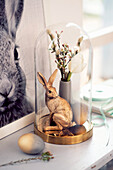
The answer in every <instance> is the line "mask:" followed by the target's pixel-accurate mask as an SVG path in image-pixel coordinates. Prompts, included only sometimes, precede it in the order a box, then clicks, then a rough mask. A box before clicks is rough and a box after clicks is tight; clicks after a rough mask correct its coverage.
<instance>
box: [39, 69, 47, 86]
mask: <svg viewBox="0 0 113 170" xmlns="http://www.w3.org/2000/svg"><path fill="white" fill-rule="evenodd" d="M37 78H38V80H39V82H40V83H41V84H42V85H43V86H44V88H46V87H47V81H46V79H45V77H44V76H43V75H42V74H41V73H40V72H38V73H37Z"/></svg>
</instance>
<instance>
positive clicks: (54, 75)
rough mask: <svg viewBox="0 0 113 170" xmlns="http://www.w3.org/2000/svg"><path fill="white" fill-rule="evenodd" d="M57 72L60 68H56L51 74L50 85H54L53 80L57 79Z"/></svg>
mask: <svg viewBox="0 0 113 170" xmlns="http://www.w3.org/2000/svg"><path fill="white" fill-rule="evenodd" d="M57 72H58V70H57V69H56V70H55V71H54V72H53V74H52V75H51V77H50V78H49V80H48V84H49V85H50V86H52V84H53V82H54V80H55V78H56V75H57Z"/></svg>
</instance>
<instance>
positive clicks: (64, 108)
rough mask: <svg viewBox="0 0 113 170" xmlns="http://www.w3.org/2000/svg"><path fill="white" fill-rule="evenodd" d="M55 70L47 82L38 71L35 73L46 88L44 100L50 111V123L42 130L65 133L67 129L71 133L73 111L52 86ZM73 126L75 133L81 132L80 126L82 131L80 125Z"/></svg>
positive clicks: (73, 123)
mask: <svg viewBox="0 0 113 170" xmlns="http://www.w3.org/2000/svg"><path fill="white" fill-rule="evenodd" d="M57 72H58V70H57V69H56V70H55V71H54V72H53V73H52V75H51V76H50V78H49V80H48V82H47V81H46V79H45V77H44V76H43V75H42V74H41V73H40V72H38V73H37V78H38V80H39V82H40V83H41V84H42V85H43V87H44V88H45V90H46V93H45V102H46V105H47V107H48V109H49V111H50V117H49V121H50V125H48V126H45V127H44V131H49V133H51V132H50V131H62V133H63V132H65V133H66V134H67V131H68V133H69V134H71V135H73V132H71V131H73V130H74V131H75V129H73V125H75V122H72V119H73V113H72V110H71V106H70V104H69V103H68V102H67V101H66V100H65V99H63V98H61V97H60V96H59V95H58V94H57V92H56V88H55V87H53V86H52V85H53V82H54V80H55V78H56V74H57ZM51 122H54V123H55V125H54V126H53V125H51V124H52V123H51ZM74 127H76V130H77V132H76V133H81V127H82V129H83V131H84V128H83V126H81V125H75V126H74ZM63 130H64V131H63ZM70 130H71V131H70Z"/></svg>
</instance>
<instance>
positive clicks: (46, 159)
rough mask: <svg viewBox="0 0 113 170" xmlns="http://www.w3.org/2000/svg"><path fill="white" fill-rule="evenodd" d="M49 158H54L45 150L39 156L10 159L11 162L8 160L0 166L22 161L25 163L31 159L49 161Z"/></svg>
mask: <svg viewBox="0 0 113 170" xmlns="http://www.w3.org/2000/svg"><path fill="white" fill-rule="evenodd" d="M51 159H54V157H53V155H52V154H51V153H50V152H49V151H47V152H44V153H42V155H41V156H38V157H32V158H28V159H21V160H17V161H11V162H8V163H5V164H2V165H0V167H3V166H9V165H15V164H17V163H23V162H25V163H27V162H29V161H33V160H43V161H50V160H51Z"/></svg>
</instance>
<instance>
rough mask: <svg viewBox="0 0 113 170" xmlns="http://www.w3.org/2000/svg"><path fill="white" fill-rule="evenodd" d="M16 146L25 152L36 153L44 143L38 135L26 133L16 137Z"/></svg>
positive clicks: (42, 147)
mask: <svg viewBox="0 0 113 170" xmlns="http://www.w3.org/2000/svg"><path fill="white" fill-rule="evenodd" d="M18 146H19V148H20V149H21V150H22V151H23V152H25V153H27V154H38V153H40V152H42V151H43V149H44V147H45V143H44V141H43V140H42V139H41V138H40V137H39V136H37V135H35V134H33V133H27V134H24V135H22V136H21V137H20V138H19V139H18Z"/></svg>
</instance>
